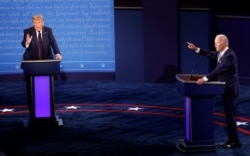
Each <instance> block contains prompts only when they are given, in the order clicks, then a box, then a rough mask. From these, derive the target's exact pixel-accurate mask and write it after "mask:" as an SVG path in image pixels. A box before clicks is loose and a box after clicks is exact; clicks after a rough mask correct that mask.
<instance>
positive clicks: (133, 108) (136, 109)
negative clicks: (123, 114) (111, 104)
mask: <svg viewBox="0 0 250 156" xmlns="http://www.w3.org/2000/svg"><path fill="white" fill-rule="evenodd" d="M140 109H143V108H140V107H130V108H128V110H133V111H138V110H140Z"/></svg>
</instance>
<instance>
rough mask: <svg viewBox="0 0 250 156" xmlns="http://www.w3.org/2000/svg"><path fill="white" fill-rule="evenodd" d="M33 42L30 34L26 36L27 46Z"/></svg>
mask: <svg viewBox="0 0 250 156" xmlns="http://www.w3.org/2000/svg"><path fill="white" fill-rule="evenodd" d="M31 40H32V36H31V35H30V34H29V33H28V34H27V35H26V44H28V45H29V44H30V42H31Z"/></svg>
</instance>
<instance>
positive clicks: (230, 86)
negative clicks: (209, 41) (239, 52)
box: [187, 34, 241, 148]
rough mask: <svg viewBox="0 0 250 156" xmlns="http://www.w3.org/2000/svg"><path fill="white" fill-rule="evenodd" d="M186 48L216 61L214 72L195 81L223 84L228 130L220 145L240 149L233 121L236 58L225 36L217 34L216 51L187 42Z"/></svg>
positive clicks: (236, 89) (236, 94) (236, 81)
mask: <svg viewBox="0 0 250 156" xmlns="http://www.w3.org/2000/svg"><path fill="white" fill-rule="evenodd" d="M187 44H188V48H189V49H192V50H195V52H197V53H198V54H200V55H203V56H207V57H209V58H212V59H217V65H216V68H215V69H214V70H212V71H211V72H210V73H208V74H206V75H205V76H204V77H202V78H200V79H198V80H197V84H198V85H202V84H203V83H204V82H206V81H210V80H218V81H221V82H225V83H226V84H225V90H224V94H223V95H222V102H223V106H224V113H225V119H226V124H227V129H228V140H227V141H226V142H225V143H223V144H220V146H222V147H224V148H235V147H240V146H241V143H240V141H239V138H238V133H237V123H236V119H235V103H236V99H237V97H238V94H239V88H240V84H239V77H238V62H237V56H236V54H235V53H234V51H233V49H232V48H230V47H229V41H228V38H227V36H226V35H224V34H218V35H216V37H215V40H214V46H215V49H216V51H207V50H204V49H200V48H199V47H197V46H195V45H194V44H193V43H190V42H187Z"/></svg>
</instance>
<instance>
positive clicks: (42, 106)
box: [22, 60, 63, 127]
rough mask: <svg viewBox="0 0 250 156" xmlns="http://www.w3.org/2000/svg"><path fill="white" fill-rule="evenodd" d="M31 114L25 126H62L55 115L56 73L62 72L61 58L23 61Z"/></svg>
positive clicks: (60, 120)
mask: <svg viewBox="0 0 250 156" xmlns="http://www.w3.org/2000/svg"><path fill="white" fill-rule="evenodd" d="M22 69H23V73H24V75H25V77H26V87H27V88H26V89H27V97H28V105H29V111H30V116H29V119H28V121H24V126H32V127H39V126H61V125H63V122H62V119H59V118H58V117H57V116H56V115H55V108H54V75H55V74H58V73H60V61H59V60H34V61H33V60H32V61H30V60H29V61H22Z"/></svg>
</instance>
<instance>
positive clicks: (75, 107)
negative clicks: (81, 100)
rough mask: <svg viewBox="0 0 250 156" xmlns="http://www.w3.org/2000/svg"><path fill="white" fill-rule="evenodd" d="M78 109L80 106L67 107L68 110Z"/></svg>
mask: <svg viewBox="0 0 250 156" xmlns="http://www.w3.org/2000/svg"><path fill="white" fill-rule="evenodd" d="M77 108H79V107H78V106H73V105H72V106H67V107H66V109H75V110H76V109H77Z"/></svg>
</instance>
